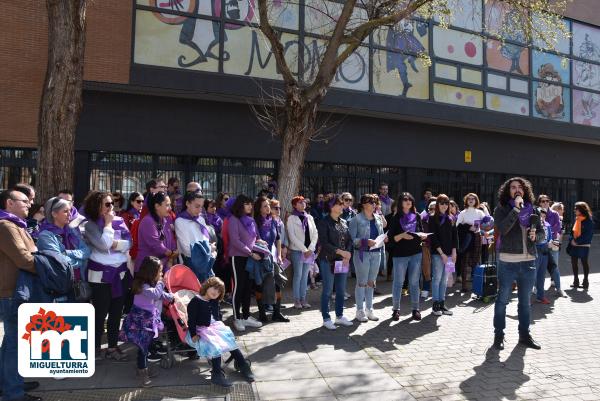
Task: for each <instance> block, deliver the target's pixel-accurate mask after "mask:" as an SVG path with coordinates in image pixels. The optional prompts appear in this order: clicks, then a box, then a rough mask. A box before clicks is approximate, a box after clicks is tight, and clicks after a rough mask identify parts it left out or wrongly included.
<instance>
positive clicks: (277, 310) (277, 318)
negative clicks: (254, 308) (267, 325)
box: [271, 300, 290, 323]
mask: <svg viewBox="0 0 600 401" xmlns="http://www.w3.org/2000/svg"><path fill="white" fill-rule="evenodd" d="M271 320H272V321H274V322H282V323H288V322H289V321H290V319H288V318H287V317H286V316H283V315H282V314H281V300H279V301H277V303H276V304H275V305H273V315H272V316H271Z"/></svg>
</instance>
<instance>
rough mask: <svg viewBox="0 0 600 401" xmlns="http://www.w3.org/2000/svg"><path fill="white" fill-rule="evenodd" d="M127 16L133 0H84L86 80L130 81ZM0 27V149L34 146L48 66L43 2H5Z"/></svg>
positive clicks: (129, 35) (129, 14)
mask: <svg viewBox="0 0 600 401" xmlns="http://www.w3.org/2000/svg"><path fill="white" fill-rule="evenodd" d="M131 14H132V3H131V1H127V0H104V1H97V0H93V1H89V0H88V8H87V24H88V25H87V29H88V31H87V48H86V60H85V61H86V63H85V72H84V78H85V79H86V80H90V81H102V82H114V83H127V82H129V64H130V53H131V51H130V49H131ZM0 26H1V27H2V28H1V34H0V147H2V146H14V147H17V146H23V147H33V146H36V143H37V120H38V113H39V102H40V97H41V94H42V86H43V83H44V78H45V73H46V62H47V35H48V29H47V26H48V25H47V16H46V8H45V1H42V0H38V1H27V2H14V1H11V2H5V3H3V4H2V12H1V13H0Z"/></svg>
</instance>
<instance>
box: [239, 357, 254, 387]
mask: <svg viewBox="0 0 600 401" xmlns="http://www.w3.org/2000/svg"><path fill="white" fill-rule="evenodd" d="M240 373H241V374H242V375H243V376H244V377H245V378H246V380H247V381H248V383H252V382H253V381H254V373H252V369H251V368H250V362H248V360H247V359H246V360H245V361H244V364H243V365H242V366H240Z"/></svg>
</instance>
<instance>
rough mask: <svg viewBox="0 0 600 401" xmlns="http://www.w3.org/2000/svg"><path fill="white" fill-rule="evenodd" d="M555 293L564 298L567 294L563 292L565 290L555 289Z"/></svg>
mask: <svg viewBox="0 0 600 401" xmlns="http://www.w3.org/2000/svg"><path fill="white" fill-rule="evenodd" d="M556 294H557V295H558V296H559V297H562V298H566V297H567V294H565V292H564V291H563V290H556Z"/></svg>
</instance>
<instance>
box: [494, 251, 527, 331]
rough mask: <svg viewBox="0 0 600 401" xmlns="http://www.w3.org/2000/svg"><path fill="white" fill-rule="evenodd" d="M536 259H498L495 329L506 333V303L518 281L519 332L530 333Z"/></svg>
mask: <svg viewBox="0 0 600 401" xmlns="http://www.w3.org/2000/svg"><path fill="white" fill-rule="evenodd" d="M535 273H536V271H535V261H534V260H532V261H528V262H516V263H508V262H502V261H500V260H499V261H498V287H499V288H498V297H497V298H496V304H495V306H494V331H495V333H496V334H504V328H505V327H506V305H508V302H509V301H510V296H511V294H512V284H513V282H514V281H516V282H517V286H518V298H519V305H518V311H519V334H521V335H527V334H528V333H529V324H530V313H531V306H530V304H529V302H530V299H529V298H530V296H531V290H532V289H533V284H534V282H535Z"/></svg>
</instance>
